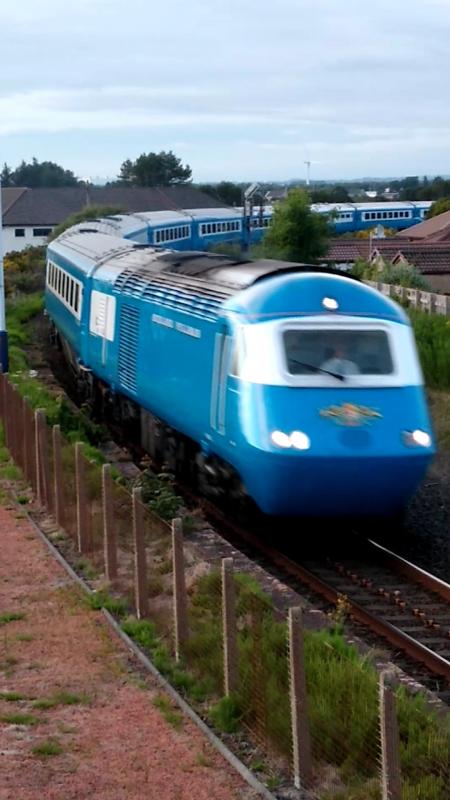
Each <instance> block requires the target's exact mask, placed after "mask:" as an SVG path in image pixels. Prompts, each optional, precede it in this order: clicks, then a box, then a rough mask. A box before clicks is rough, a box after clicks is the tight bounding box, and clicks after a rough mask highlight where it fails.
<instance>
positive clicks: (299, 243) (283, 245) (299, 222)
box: [262, 189, 330, 263]
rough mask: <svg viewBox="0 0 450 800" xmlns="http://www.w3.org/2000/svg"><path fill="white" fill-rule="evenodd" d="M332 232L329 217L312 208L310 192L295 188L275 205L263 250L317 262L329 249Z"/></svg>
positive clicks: (275, 254)
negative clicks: (315, 211) (317, 212)
mask: <svg viewBox="0 0 450 800" xmlns="http://www.w3.org/2000/svg"><path fill="white" fill-rule="evenodd" d="M329 235H330V229H329V222H328V219H327V217H324V216H323V215H322V214H315V213H314V212H313V211H311V206H310V199H309V195H308V193H307V192H305V191H304V190H303V189H293V190H292V191H291V192H289V194H288V196H287V198H286V200H284V201H282V202H280V203H278V204H277V205H276V206H275V210H274V215H273V220H272V225H271V226H270V228H269V229H268V231H267V233H266V236H265V237H264V240H263V242H262V252H263V254H264V255H265V256H268V257H269V258H281V259H283V260H285V261H302V262H305V263H310V262H314V261H317V260H318V259H320V258H321V256H324V255H325V253H326V252H327V248H328V239H329Z"/></svg>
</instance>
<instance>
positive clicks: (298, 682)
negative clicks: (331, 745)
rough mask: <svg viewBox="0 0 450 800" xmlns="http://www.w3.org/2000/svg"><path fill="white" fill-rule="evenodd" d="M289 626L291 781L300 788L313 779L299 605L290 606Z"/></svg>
mask: <svg viewBox="0 0 450 800" xmlns="http://www.w3.org/2000/svg"><path fill="white" fill-rule="evenodd" d="M288 626H289V667H290V670H289V673H290V696H291V725H292V747H293V763H294V784H295V787H296V788H297V789H300V788H307V787H309V786H310V785H311V780H312V758H311V739H310V732H309V718H308V698H307V692H306V676H305V661H304V645H303V614H302V609H301V608H290V609H289V617H288Z"/></svg>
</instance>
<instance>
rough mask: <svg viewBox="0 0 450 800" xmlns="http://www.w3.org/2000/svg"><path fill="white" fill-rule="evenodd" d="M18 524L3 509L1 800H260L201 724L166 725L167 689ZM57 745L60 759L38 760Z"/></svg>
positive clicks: (0, 543) (0, 568)
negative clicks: (254, 799) (162, 705)
mask: <svg viewBox="0 0 450 800" xmlns="http://www.w3.org/2000/svg"><path fill="white" fill-rule="evenodd" d="M17 516H18V515H16V514H15V513H14V511H12V510H6V509H5V508H4V507H1V506H0V552H1V561H0V800H13V798H14V800H62V798H64V800H85V799H86V798H88V797H89V798H95V800H141V799H142V800H144V798H146V799H147V798H155V800H156V798H158V800H169V798H170V799H171V800H172V799H173V800H184V798H186V800H188V798H195V800H202V799H203V798H205V800H206V799H208V800H215V799H216V800H229V799H233V800H234V798H236V800H237V798H246V800H248V799H249V798H251V797H255V794H254V792H252V790H250V789H249V788H248V787H247V785H246V784H245V783H244V782H243V781H242V780H241V778H240V777H239V776H238V775H237V774H236V773H235V772H234V771H233V770H232V769H231V767H229V765H228V764H227V763H226V762H225V761H223V760H222V758H221V757H220V756H219V755H218V754H217V753H216V751H215V750H214V749H213V748H212V747H211V746H210V745H209V743H208V742H207V740H206V739H205V738H204V737H203V735H202V734H201V733H200V732H199V731H198V730H197V728H196V727H195V726H194V725H193V724H192V723H191V722H190V721H189V720H187V719H185V718H184V717H180V718H179V719H178V722H179V726H177V727H174V726H173V725H171V724H169V723H168V722H167V721H166V720H165V718H164V717H163V715H162V713H161V712H160V711H159V710H158V709H157V708H156V707H155V705H154V701H155V699H156V701H157V702H158V701H161V698H162V697H163V698H164V695H162V694H161V692H160V690H159V688H158V687H157V686H156V685H155V684H154V683H153V682H152V680H151V679H149V678H148V677H147V676H143V675H142V673H139V668H138V666H137V664H135V663H133V662H132V661H131V660H130V655H129V654H128V651H127V650H126V649H125V648H123V647H122V645H121V643H120V642H119V641H118V640H117V639H116V638H115V637H114V636H113V634H112V633H111V632H110V630H109V628H108V627H107V624H106V623H105V621H104V618H103V617H102V615H101V614H100V613H98V612H93V611H91V610H90V609H89V608H88V607H87V605H86V600H85V598H84V596H83V594H82V592H81V591H80V590H79V589H78V588H76V587H74V585H73V584H72V583H71V581H70V579H68V577H67V575H66V573H65V572H64V570H63V569H62V567H61V566H60V565H59V564H58V563H57V562H55V561H54V560H53V558H52V557H51V555H50V554H49V553H48V551H47V550H46V548H45V545H44V544H43V543H42V542H41V541H40V540H39V538H38V537H37V535H36V533H35V531H34V530H33V528H32V526H31V525H30V524H29V523H28V521H27V520H25V519H18V518H17ZM12 614H14V615H18V616H20V615H23V616H21V618H20V619H15V620H12V621H8V619H9V617H8V615H12ZM6 693H16V695H19V696H20V697H21V698H22V699H13V697H14V695H11V694H10V695H9V698H10V699H9V700H7V699H6V697H7V695H6ZM58 693H59V694H58ZM43 699H47V700H50V702H49V703H47V706H49V707H47V708H42V707H38V706H36V701H42V700H43ZM162 702H164V699H163V701H162ZM165 702H166V703H167V704H168V705H170V704H169V702H168V700H167V698H166V701H165ZM40 705H41V706H42V705H43V704H42V703H40ZM174 712H175V714H176V717H175V719H176V720H177V718H178V716H179V715H178V711H177V710H175V709H174ZM16 715H28V717H29V718H28V720H25V719H23V718H22V717H17V716H16ZM25 721H27V722H28V724H18V723H21V722H22V723H23V722H25ZM49 742H50V743H51V747H52V748H53V749H54V750H55V749H56V750H59V751H60V752H59V753H58V754H54V755H48V754H47V755H39V754H37V753H34V752H33V751H34V749H35V748H36V747H40V746H42V745H44V748H45V750H46V751H48V749H49V744H48V743H49Z"/></svg>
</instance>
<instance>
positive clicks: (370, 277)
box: [352, 258, 430, 292]
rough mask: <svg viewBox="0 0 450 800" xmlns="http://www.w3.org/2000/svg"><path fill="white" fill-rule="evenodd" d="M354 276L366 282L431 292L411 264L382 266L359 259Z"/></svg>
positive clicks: (354, 265)
mask: <svg viewBox="0 0 450 800" xmlns="http://www.w3.org/2000/svg"><path fill="white" fill-rule="evenodd" d="M352 275H354V276H355V277H356V278H360V279H362V280H366V281H380V282H381V283H390V284H393V285H394V286H404V287H409V288H410V289H421V290H423V291H426V292H427V291H430V286H429V285H428V283H427V281H426V280H425V278H424V277H423V275H422V274H421V273H420V272H419V271H418V270H417V269H416V267H414V266H413V265H411V264H391V263H390V262H385V261H383V263H382V265H381V266H380V264H379V263H371V262H370V261H365V260H364V259H363V258H358V259H357V260H356V261H355V263H354V264H353V267H352Z"/></svg>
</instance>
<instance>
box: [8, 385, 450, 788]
mask: <svg viewBox="0 0 450 800" xmlns="http://www.w3.org/2000/svg"><path fill="white" fill-rule="evenodd" d="M0 418H1V420H2V424H3V431H4V437H5V444H6V447H7V448H8V450H9V452H10V454H11V456H12V457H13V459H14V460H15V461H16V463H17V464H18V466H20V467H21V469H22V471H23V474H24V477H25V479H26V480H27V481H28V482H29V483H30V484H31V486H32V489H33V491H34V493H35V495H36V498H37V501H38V503H39V505H40V507H41V508H42V510H43V511H44V512H47V513H48V515H49V516H51V517H52V518H53V519H54V520H55V522H56V525H57V527H58V528H59V529H61V530H63V531H64V532H65V533H66V535H67V537H68V539H69V541H70V542H71V545H72V549H73V552H74V553H75V554H76V555H77V557H78V559H79V561H83V563H84V562H86V563H88V564H89V566H90V568H91V571H92V572H91V574H92V579H93V585H94V586H95V587H96V588H99V587H100V590H101V591H104V589H105V586H106V587H108V592H109V594H110V596H111V597H112V598H113V599H115V600H116V601H117V602H118V604H117V605H116V609H119V610H118V612H117V613H122V615H123V614H124V609H126V611H127V613H128V617H127V618H126V619H125V620H124V621H123V623H122V624H123V627H124V629H125V630H126V631H127V632H128V633H129V634H130V635H131V636H133V637H134V638H135V639H136V641H137V642H138V643H140V644H141V645H142V646H144V647H145V648H147V650H149V652H150V655H151V658H152V660H153V662H154V663H155V665H156V666H157V667H158V668H159V669H160V670H161V671H162V672H163V673H164V674H165V675H166V676H167V677H168V678H169V679H170V681H171V682H172V683H173V684H174V685H175V686H176V687H177V688H179V689H180V690H182V691H183V692H185V693H186V694H187V696H188V697H189V698H190V699H191V701H192V702H194V703H197V704H200V707H201V709H202V711H205V713H207V714H208V715H209V717H210V719H211V720H212V723H213V724H214V725H215V726H216V727H217V728H218V729H219V730H221V731H225V732H228V733H234V732H236V731H239V730H240V731H242V730H245V731H246V734H247V737H248V740H249V741H250V743H251V746H252V747H253V748H254V750H255V753H259V754H261V753H263V754H264V758H265V759H267V760H268V761H269V762H270V763H275V764H277V765H278V766H279V767H280V769H281V771H282V772H283V771H284V772H286V771H288V772H291V774H292V775H293V780H294V784H295V786H297V788H301V789H302V790H304V792H306V793H307V796H308V797H311V798H317V800H319V798H320V800H388V798H389V800H449V798H450V790H449V787H450V764H449V754H450V729H449V726H448V721H447V723H446V722H445V721H442V720H441V719H440V718H439V717H438V716H437V715H436V714H435V713H432V712H431V711H430V710H429V708H428V706H427V704H426V702H425V700H424V698H423V697H422V696H418V697H416V698H414V699H411V698H410V697H409V696H407V695H406V693H403V692H402V691H398V690H397V691H395V692H394V691H393V690H392V689H391V688H390V687H389V685H388V684H387V681H386V680H385V676H381V677H380V676H379V675H378V674H377V673H376V671H375V670H374V668H373V666H372V665H371V663H370V661H369V660H368V659H367V660H364V659H362V658H361V657H360V656H359V654H358V653H357V652H356V650H355V649H354V648H352V647H351V646H349V645H347V644H346V642H345V640H344V638H343V637H342V635H341V634H340V632H339V631H338V630H336V629H332V630H324V631H320V632H311V631H304V629H303V623H302V612H301V609H290V611H289V615H288V618H287V619H286V618H285V616H284V615H283V614H281V613H280V612H279V611H278V610H277V609H276V608H275V606H274V604H273V602H272V600H271V598H270V597H268V596H267V595H266V594H265V593H263V591H262V590H261V588H260V587H259V585H258V584H257V582H256V581H255V580H254V578H253V577H251V576H249V575H246V574H242V573H236V572H235V571H234V566H233V560H232V559H222V560H217V561H216V562H215V563H206V562H203V561H200V560H199V559H198V558H196V557H195V555H194V553H193V552H192V551H191V549H190V548H189V546H188V544H187V543H186V542H185V541H184V540H183V530H182V522H181V520H174V521H173V522H172V524H171V525H169V524H168V523H167V522H165V521H164V520H162V519H160V518H159V517H157V516H156V515H155V514H154V513H153V512H151V511H150V510H149V508H148V507H147V506H146V505H145V504H144V503H143V502H142V493H141V489H140V488H135V489H133V491H132V492H130V491H129V490H128V489H127V488H126V487H125V486H123V485H121V484H120V483H118V482H117V480H115V477H116V476H115V475H114V470H113V469H112V468H111V467H110V466H109V465H105V464H103V465H101V464H98V463H96V462H95V461H92V460H91V459H89V458H88V457H87V454H86V451H85V450H84V449H83V445H82V444H80V443H75V444H73V443H71V442H69V441H67V440H66V439H65V438H64V437H63V436H62V435H61V432H60V430H59V427H58V426H54V427H53V428H50V427H49V426H48V425H47V422H46V420H45V416H44V414H43V412H42V411H39V410H37V411H33V410H32V409H31V407H30V405H29V404H28V402H27V401H26V400H24V399H23V398H22V397H21V396H20V394H19V392H18V389H17V388H15V387H14V386H13V385H12V384H11V383H10V381H9V380H8V378H7V376H5V375H0ZM119 601H120V602H119ZM255 758H256V756H255Z"/></svg>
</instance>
